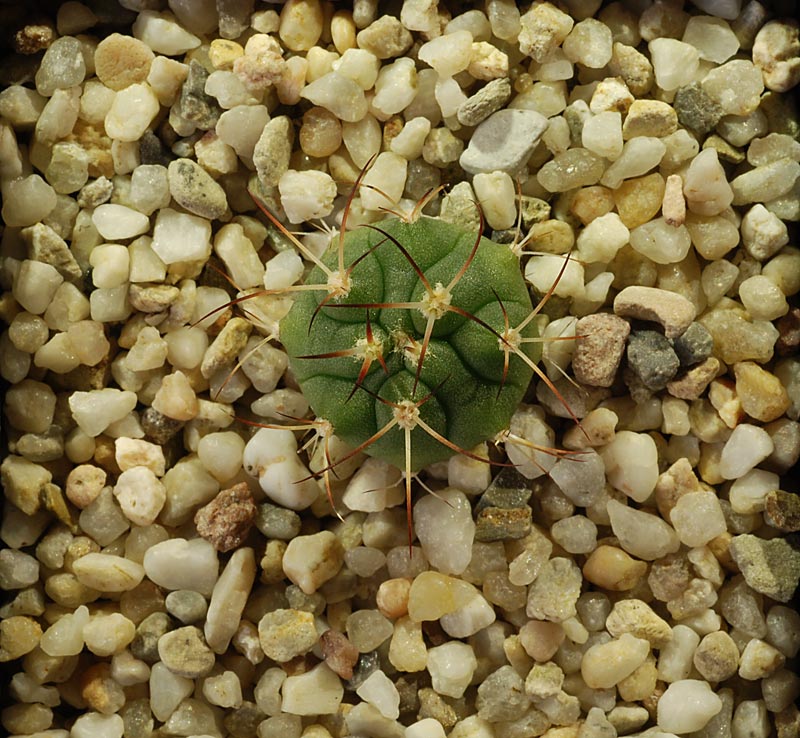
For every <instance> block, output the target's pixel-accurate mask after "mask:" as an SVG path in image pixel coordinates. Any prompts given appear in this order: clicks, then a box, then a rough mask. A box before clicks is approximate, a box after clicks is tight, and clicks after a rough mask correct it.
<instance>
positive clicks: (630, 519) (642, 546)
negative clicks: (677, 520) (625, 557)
mask: <svg viewBox="0 0 800 738" xmlns="http://www.w3.org/2000/svg"><path fill="white" fill-rule="evenodd" d="M608 514H609V518H610V519H611V529H612V530H613V531H614V535H615V536H617V538H619V542H620V545H621V546H622V548H624V549H625V550H626V551H627V552H628V553H630V554H632V555H633V556H637V557H639V558H640V559H644V560H645V561H653V560H654V559H659V558H661V557H662V556H666V555H667V554H668V553H674V552H675V551H677V550H678V548H679V547H680V539H679V538H678V536H677V534H676V533H675V531H674V530H673V529H672V526H670V525H669V524H668V523H666V522H665V521H664V520H662V519H661V518H659V517H657V516H656V515H651V514H650V513H646V512H642V511H640V510H633V509H632V508H629V507H626V506H625V505H623V504H622V503H621V502H617V501H616V500H609V502H608Z"/></svg>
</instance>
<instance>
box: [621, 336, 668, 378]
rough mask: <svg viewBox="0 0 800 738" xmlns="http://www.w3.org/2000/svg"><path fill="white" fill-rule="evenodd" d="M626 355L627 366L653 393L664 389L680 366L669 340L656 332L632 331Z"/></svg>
mask: <svg viewBox="0 0 800 738" xmlns="http://www.w3.org/2000/svg"><path fill="white" fill-rule="evenodd" d="M626 355H627V358H628V366H629V367H630V368H631V369H632V370H633V371H634V372H635V374H636V376H637V377H639V379H641V380H642V384H644V386H645V387H647V388H648V389H651V390H653V391H658V390H662V389H664V388H665V387H666V386H667V383H668V382H669V381H670V380H671V379H672V378H673V377H674V376H675V374H677V372H678V368H679V366H680V361H679V360H678V356H677V354H676V353H675V351H674V349H673V348H672V344H671V343H670V341H669V339H667V338H665V337H664V336H663V335H662V334H661V333H658V332H657V331H633V332H632V333H631V335H630V337H629V338H628V348H627V352H626Z"/></svg>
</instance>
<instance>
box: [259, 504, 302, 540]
mask: <svg viewBox="0 0 800 738" xmlns="http://www.w3.org/2000/svg"><path fill="white" fill-rule="evenodd" d="M255 523H256V528H258V529H259V530H260V531H261V532H262V533H263V534H264V537H265V538H272V539H277V540H279V541H291V540H292V538H294V537H295V536H297V535H298V534H299V533H300V516H299V515H298V514H297V513H296V512H294V510H287V509H286V508H284V507H278V506H277V505H270V504H269V503H268V502H264V503H262V504H261V505H259V506H258V514H257V515H256V520H255Z"/></svg>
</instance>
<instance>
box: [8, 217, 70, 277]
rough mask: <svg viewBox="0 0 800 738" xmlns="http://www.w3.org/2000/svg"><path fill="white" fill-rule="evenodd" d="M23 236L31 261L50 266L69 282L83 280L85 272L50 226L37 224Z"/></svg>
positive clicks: (25, 231) (64, 242) (25, 229)
mask: <svg viewBox="0 0 800 738" xmlns="http://www.w3.org/2000/svg"><path fill="white" fill-rule="evenodd" d="M21 235H22V238H23V239H24V240H25V241H26V242H27V244H28V258H29V259H32V260H33V261H41V262H43V263H45V264H49V265H50V266H51V267H53V268H54V269H56V270H57V271H58V273H59V274H60V275H61V276H62V277H64V279H66V280H67V281H69V282H76V281H77V280H79V279H81V277H82V276H83V272H81V268H80V266H78V262H77V261H76V260H75V257H74V256H73V255H72V252H71V251H70V250H69V246H67V243H66V241H65V240H64V239H63V238H61V236H59V235H58V234H57V233H56V232H55V231H54V230H53V229H52V228H50V226H46V225H44V223H37V224H36V225H32V226H29V227H28V228H23V229H22V232H21Z"/></svg>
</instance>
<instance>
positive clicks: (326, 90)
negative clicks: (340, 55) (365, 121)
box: [300, 60, 413, 123]
mask: <svg viewBox="0 0 800 738" xmlns="http://www.w3.org/2000/svg"><path fill="white" fill-rule="evenodd" d="M409 61H410V60H409ZM411 63H412V64H413V62H411ZM300 96H301V97H304V98H305V99H306V100H310V101H311V102H312V103H314V105H320V106H322V107H323V108H325V109H326V110H330V112H331V113H333V114H334V115H335V116H336V117H337V118H339V120H343V121H350V122H351V123H355V122H356V121H358V120H361V119H362V118H363V117H364V116H365V115H366V114H367V98H366V97H365V96H364V90H363V89H362V88H361V87H360V86H359V85H358V84H357V83H356V82H354V81H353V80H352V79H350V78H349V77H346V76H344V75H343V74H339V73H338V72H329V73H328V74H326V75H324V76H323V77H320V78H319V79H317V80H314V81H313V82H312V83H311V84H309V85H306V86H305V87H304V88H303V91H302V92H301V93H300Z"/></svg>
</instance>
